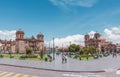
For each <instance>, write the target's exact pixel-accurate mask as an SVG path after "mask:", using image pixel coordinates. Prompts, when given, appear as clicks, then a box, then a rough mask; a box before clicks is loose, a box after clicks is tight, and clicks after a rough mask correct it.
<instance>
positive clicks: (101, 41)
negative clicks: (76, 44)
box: [84, 32, 116, 52]
mask: <svg viewBox="0 0 120 77" xmlns="http://www.w3.org/2000/svg"><path fill="white" fill-rule="evenodd" d="M84 40H85V41H84V42H85V47H90V46H94V47H95V48H97V49H98V50H99V51H103V52H104V51H110V52H112V51H116V45H115V44H112V43H111V42H109V41H106V40H105V38H104V37H103V36H101V35H100V34H99V33H98V32H96V33H95V34H94V36H93V37H92V38H91V37H90V35H89V34H86V35H85V36H84Z"/></svg>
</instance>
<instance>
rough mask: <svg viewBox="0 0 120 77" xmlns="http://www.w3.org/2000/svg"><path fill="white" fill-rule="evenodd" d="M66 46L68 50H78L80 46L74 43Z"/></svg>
mask: <svg viewBox="0 0 120 77" xmlns="http://www.w3.org/2000/svg"><path fill="white" fill-rule="evenodd" d="M68 48H69V51H70V52H76V51H79V50H80V46H79V45H76V44H71V45H70V46H69V47H68Z"/></svg>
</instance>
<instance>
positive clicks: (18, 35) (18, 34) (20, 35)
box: [16, 29, 24, 40]
mask: <svg viewBox="0 0 120 77" xmlns="http://www.w3.org/2000/svg"><path fill="white" fill-rule="evenodd" d="M22 39H24V32H23V31H22V30H21V29H19V30H18V31H17V32H16V40H22Z"/></svg>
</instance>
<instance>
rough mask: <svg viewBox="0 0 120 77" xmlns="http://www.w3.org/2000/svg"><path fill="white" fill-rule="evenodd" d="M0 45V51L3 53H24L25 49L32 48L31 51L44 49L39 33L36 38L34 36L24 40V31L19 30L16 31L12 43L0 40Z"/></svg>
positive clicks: (42, 37)
mask: <svg viewBox="0 0 120 77" xmlns="http://www.w3.org/2000/svg"><path fill="white" fill-rule="evenodd" d="M0 43H1V46H0V50H1V51H3V52H9V51H12V52H13V53H25V52H26V48H32V49H33V51H40V50H42V49H43V48H44V35H43V34H42V33H39V34H38V35H37V36H36V38H35V37H34V36H32V37H30V38H25V33H24V31H22V30H21V29H19V30H18V31H16V39H15V40H14V41H11V40H10V41H7V40H0Z"/></svg>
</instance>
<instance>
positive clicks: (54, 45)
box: [53, 37, 55, 60]
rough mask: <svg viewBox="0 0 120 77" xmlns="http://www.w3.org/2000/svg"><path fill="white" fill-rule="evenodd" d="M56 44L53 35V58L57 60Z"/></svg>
mask: <svg viewBox="0 0 120 77" xmlns="http://www.w3.org/2000/svg"><path fill="white" fill-rule="evenodd" d="M54 46H55V44H54V37H53V60H55V47H54Z"/></svg>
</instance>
